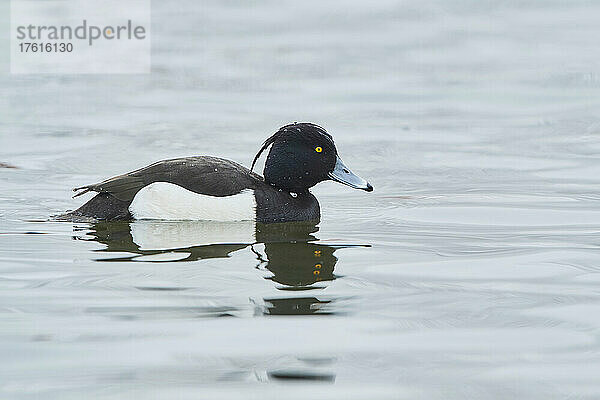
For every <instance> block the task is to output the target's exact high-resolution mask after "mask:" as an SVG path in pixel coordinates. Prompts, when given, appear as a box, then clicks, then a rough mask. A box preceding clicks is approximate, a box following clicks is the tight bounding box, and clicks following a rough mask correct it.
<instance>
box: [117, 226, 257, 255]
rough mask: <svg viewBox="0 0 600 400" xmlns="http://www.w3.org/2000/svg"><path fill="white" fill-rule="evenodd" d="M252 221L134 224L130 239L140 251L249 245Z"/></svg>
mask: <svg viewBox="0 0 600 400" xmlns="http://www.w3.org/2000/svg"><path fill="white" fill-rule="evenodd" d="M255 225H256V224H255V223H254V221H238V222H214V221H180V222H171V221H136V222H133V223H131V224H130V225H129V226H130V229H131V237H132V239H133V241H134V243H135V244H137V245H138V246H139V248H140V250H169V249H183V248H187V247H193V246H203V245H209V244H252V243H254V242H255V241H256V239H255V231H256V227H255Z"/></svg>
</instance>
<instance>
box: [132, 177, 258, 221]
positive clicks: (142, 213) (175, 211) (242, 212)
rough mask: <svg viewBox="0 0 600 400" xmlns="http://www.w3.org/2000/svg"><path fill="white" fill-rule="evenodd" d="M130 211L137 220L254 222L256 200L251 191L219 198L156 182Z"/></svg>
mask: <svg viewBox="0 0 600 400" xmlns="http://www.w3.org/2000/svg"><path fill="white" fill-rule="evenodd" d="M129 211H130V212H131V215H133V217H134V218H135V219H163V220H180V221H181V220H193V221H199V220H205V221H253V220H255V219H256V200H255V198H254V191H253V190H250V189H247V190H244V191H242V192H241V193H238V194H236V195H233V196H226V197H215V196H207V195H203V194H198V193H194V192H192V191H190V190H187V189H185V188H183V187H181V186H179V185H175V184H173V183H168V182H155V183H152V184H150V185H148V186H146V187H144V188H143V189H141V190H140V191H139V192H138V193H137V194H136V195H135V197H134V198H133V201H132V202H131V205H130V206H129Z"/></svg>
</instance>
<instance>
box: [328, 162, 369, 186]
mask: <svg viewBox="0 0 600 400" xmlns="http://www.w3.org/2000/svg"><path fill="white" fill-rule="evenodd" d="M329 178H331V180H333V181H336V182H339V183H343V184H344V185H348V186H350V187H353V188H355V189H362V190H366V191H367V192H372V191H373V186H371V184H370V183H369V182H367V181H365V180H364V179H363V178H361V177H360V176H358V175H356V174H354V172H352V171H350V168H348V167H346V166H345V165H344V162H343V161H342V160H341V159H340V158H339V157H337V158H336V160H335V167H334V168H333V171H331V172H330V173H329Z"/></svg>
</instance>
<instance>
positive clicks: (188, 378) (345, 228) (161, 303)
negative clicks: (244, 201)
mask: <svg viewBox="0 0 600 400" xmlns="http://www.w3.org/2000/svg"><path fill="white" fill-rule="evenodd" d="M152 6H153V9H152V19H153V25H152V74H149V75H9V73H8V72H7V71H8V63H7V60H6V54H8V53H7V51H3V52H2V54H3V56H2V57H4V58H3V59H2V60H3V64H2V65H3V66H4V68H3V72H2V74H1V75H0V90H1V96H0V162H1V163H3V164H0V360H1V362H0V398H2V399H84V398H86V399H87V398H94V399H125V398H139V399H152V398H165V399H175V398H177V399H180V398H181V399H199V398H206V399H229V398H239V399H249V398H255V399H280V398H286V399H304V398H315V399H341V398H344V399H415V398H423V399H465V398H472V399H509V398H523V399H597V398H599V397H600V379H599V374H598V371H600V342H599V340H600V290H599V288H600V247H599V246H600V201H599V200H600V162H599V161H600V157H599V152H600V72H599V71H600V51H599V48H598V38H599V37H600V23H598V16H599V15H600V3H598V2H593V1H568V2H566V1H550V0H549V1H487V0H486V1H475V0H473V1H468V0H459V1H441V0H440V1H378V2H358V1H356V2H327V3H325V2H317V1H308V2H292V1H286V2H279V1H277V2H275V1H265V2H246V1H208V2H205V1H201V2H197V1H191V0H190V1H178V2H175V1H167V2H153V4H152ZM1 7H3V8H4V9H5V11H6V12H8V2H3V5H2V6H1ZM3 14H4V13H3ZM1 24H3V25H2V32H7V31H8V27H7V26H8V25H7V24H8V21H7V20H6V19H2V22H1ZM2 46H3V48H4V50H6V47H7V40H5V39H3V42H2ZM291 121H312V122H315V123H318V124H321V125H323V126H324V127H325V128H327V129H328V130H329V132H330V133H331V134H332V135H333V136H334V138H335V140H336V143H337V146H338V149H339V151H340V154H341V155H342V157H343V159H344V161H345V162H346V164H347V165H348V166H349V167H350V168H352V170H353V171H354V172H356V173H357V174H359V175H361V176H363V177H364V178H366V179H368V180H369V181H370V182H371V183H372V184H373V186H374V188H375V190H374V192H372V193H366V192H363V191H357V190H352V189H350V188H348V187H345V186H342V185H339V184H335V183H332V182H328V183H321V184H319V185H318V186H317V187H316V188H315V190H314V193H315V194H316V196H317V197H318V198H319V200H320V203H321V209H322V220H321V222H320V223H319V224H318V225H311V224H293V225H289V226H278V227H267V226H262V227H258V228H257V231H256V239H255V240H254V241H251V242H248V241H241V240H236V239H230V236H229V232H236V231H237V230H238V229H243V228H244V227H243V226H241V225H234V226H231V225H227V226H224V225H219V224H216V223H209V222H185V223H183V222H156V221H138V222H134V223H131V224H130V223H113V224H110V223H99V224H87V223H75V224H73V223H65V222H52V221H51V220H50V219H49V218H50V216H51V215H54V214H58V213H60V212H62V211H65V210H67V209H73V208H75V207H77V206H78V205H80V204H82V201H83V200H80V199H79V198H78V199H71V195H72V192H71V189H72V188H73V187H76V186H81V185H83V184H88V183H93V182H96V181H99V180H102V179H104V178H107V177H109V176H112V175H116V174H119V173H123V172H126V171H129V170H133V169H136V168H139V167H142V166H144V165H147V164H149V163H151V162H154V161H157V160H160V159H165V158H170V157H178V156H188V155H202V154H207V155H218V156H222V157H226V158H230V159H233V160H235V161H238V162H240V163H242V164H244V165H247V166H248V165H250V163H251V160H252V158H253V156H254V154H255V152H256V150H257V149H258V148H259V146H260V144H261V142H262V140H264V139H265V138H266V137H268V136H269V135H270V134H272V133H273V132H274V131H275V130H276V129H277V128H278V127H279V126H281V125H283V124H285V123H288V122H291ZM8 166H13V167H15V168H6V167H8ZM88 198H89V197H86V199H88ZM215 237H217V238H218V240H215V239H214V238H215Z"/></svg>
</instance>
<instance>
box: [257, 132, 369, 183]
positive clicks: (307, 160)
mask: <svg viewBox="0 0 600 400" xmlns="http://www.w3.org/2000/svg"><path fill="white" fill-rule="evenodd" d="M269 146H271V150H269V155H268V156H267V161H266V162H265V169H264V172H263V176H264V178H265V182H266V183H268V184H270V185H273V186H275V187H276V188H278V189H282V190H286V191H289V192H294V193H302V192H305V191H307V190H308V189H309V188H310V187H312V186H314V185H316V184H317V183H319V182H322V181H325V180H333V181H336V182H340V183H343V184H344V185H348V186H350V187H353V188H355V189H362V190H366V191H367V192H371V191H372V190H373V186H371V184H369V182H367V181H366V180H364V179H363V178H361V177H359V176H357V175H355V174H354V173H353V172H352V171H350V169H349V168H348V167H346V165H344V163H343V162H342V160H341V158H340V157H339V155H338V152H337V149H336V148H335V144H334V143H333V138H332V137H331V135H330V134H328V133H327V132H326V131H325V129H323V128H321V127H320V126H318V125H315V124H311V123H293V124H289V125H286V126H283V127H281V128H280V129H279V130H278V131H277V132H276V133H275V134H274V135H273V136H271V137H270V138H268V139H267V140H265V142H264V143H263V146H262V147H261V149H260V150H259V151H258V154H256V157H254V161H253V162H252V168H254V164H255V163H256V160H258V158H259V157H260V155H261V153H262V152H263V151H264V150H266V149H267V148H268V147H269Z"/></svg>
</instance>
